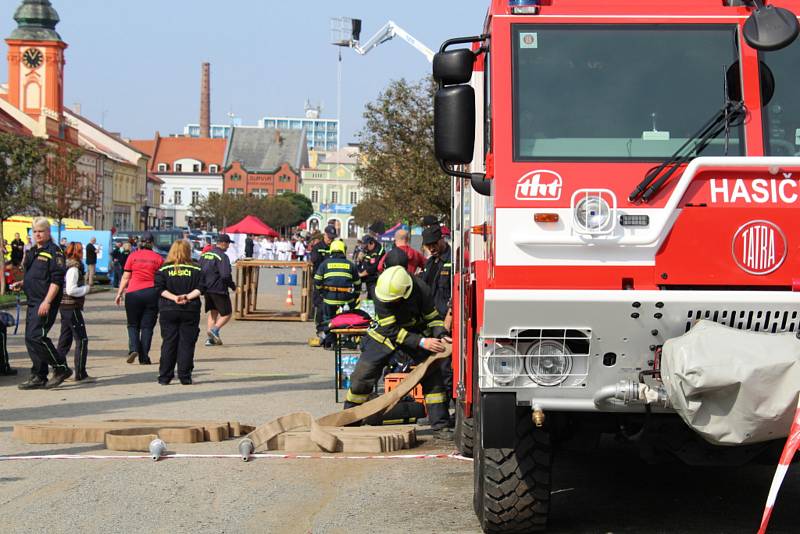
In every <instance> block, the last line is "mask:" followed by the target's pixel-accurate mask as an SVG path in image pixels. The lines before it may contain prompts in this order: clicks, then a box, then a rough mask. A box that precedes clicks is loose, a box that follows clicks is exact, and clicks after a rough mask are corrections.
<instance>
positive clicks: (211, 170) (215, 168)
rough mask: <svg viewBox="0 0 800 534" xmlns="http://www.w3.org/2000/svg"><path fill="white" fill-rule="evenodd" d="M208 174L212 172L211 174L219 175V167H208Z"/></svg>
mask: <svg viewBox="0 0 800 534" xmlns="http://www.w3.org/2000/svg"><path fill="white" fill-rule="evenodd" d="M208 172H210V173H211V174H216V173H218V172H219V165H209V166H208Z"/></svg>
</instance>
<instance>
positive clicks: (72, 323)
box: [57, 308, 89, 378]
mask: <svg viewBox="0 0 800 534" xmlns="http://www.w3.org/2000/svg"><path fill="white" fill-rule="evenodd" d="M73 339H74V340H75V367H74V369H75V377H76V378H82V377H83V376H84V375H85V374H86V358H87V356H88V355H89V336H88V335H87V334H86V323H85V322H84V320H83V311H82V310H79V309H77V308H76V309H69V310H66V309H62V310H61V335H59V336H58V347H57V348H58V354H59V356H61V357H62V358H64V360H65V361H66V359H67V355H68V354H69V349H71V348H72V340H73Z"/></svg>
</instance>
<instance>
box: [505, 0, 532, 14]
mask: <svg viewBox="0 0 800 534" xmlns="http://www.w3.org/2000/svg"><path fill="white" fill-rule="evenodd" d="M508 7H509V8H511V13H513V14H514V15H535V14H536V13H537V12H538V11H539V0H508Z"/></svg>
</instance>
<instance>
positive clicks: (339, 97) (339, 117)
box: [336, 47, 342, 164]
mask: <svg viewBox="0 0 800 534" xmlns="http://www.w3.org/2000/svg"><path fill="white" fill-rule="evenodd" d="M336 122H337V123H338V127H337V131H336V163H337V164H338V163H339V151H340V150H341V148H342V147H341V139H342V49H341V47H340V48H339V63H338V68H337V81H336Z"/></svg>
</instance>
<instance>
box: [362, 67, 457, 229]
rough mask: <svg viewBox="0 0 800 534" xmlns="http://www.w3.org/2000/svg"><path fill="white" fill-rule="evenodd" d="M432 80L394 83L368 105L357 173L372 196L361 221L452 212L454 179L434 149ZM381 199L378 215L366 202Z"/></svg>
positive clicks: (389, 220)
mask: <svg viewBox="0 0 800 534" xmlns="http://www.w3.org/2000/svg"><path fill="white" fill-rule="evenodd" d="M435 91H436V85H435V84H434V82H433V80H432V79H431V78H425V79H423V80H421V81H419V82H416V83H409V82H407V81H406V80H403V79H401V80H395V81H392V82H391V83H390V84H389V86H388V87H387V88H386V89H385V90H384V91H383V92H382V93H381V94H380V95H379V96H378V98H377V100H375V101H374V102H371V103H369V104H367V107H366V110H365V112H364V119H365V123H364V127H363V129H362V130H361V132H360V133H359V138H360V143H361V158H360V159H359V164H358V167H357V169H356V172H357V174H358V176H359V178H360V179H361V184H362V186H363V187H364V188H365V189H366V191H367V195H366V199H365V200H364V202H362V203H361V204H360V205H359V209H357V213H358V216H357V221H358V224H360V225H364V224H369V223H371V222H374V221H375V220H377V219H380V220H383V221H385V222H386V223H387V224H389V225H391V224H393V223H396V222H399V221H402V220H408V221H411V222H412V223H414V222H416V221H419V220H420V219H422V217H423V216H424V215H428V214H432V215H438V216H441V217H443V218H445V219H447V218H449V214H450V199H451V193H450V179H449V178H448V176H447V175H445V174H444V173H443V172H442V170H441V169H440V168H439V164H438V162H437V161H436V157H435V155H434V148H433V95H434V93H435ZM370 203H376V204H377V205H378V206H380V210H379V211H378V213H374V212H375V211H376V210H374V209H372V208H369V207H366V206H365V207H362V204H370Z"/></svg>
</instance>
